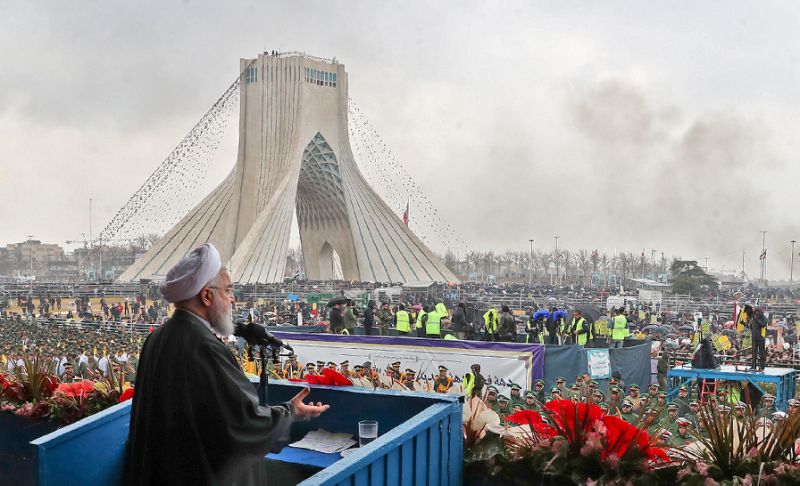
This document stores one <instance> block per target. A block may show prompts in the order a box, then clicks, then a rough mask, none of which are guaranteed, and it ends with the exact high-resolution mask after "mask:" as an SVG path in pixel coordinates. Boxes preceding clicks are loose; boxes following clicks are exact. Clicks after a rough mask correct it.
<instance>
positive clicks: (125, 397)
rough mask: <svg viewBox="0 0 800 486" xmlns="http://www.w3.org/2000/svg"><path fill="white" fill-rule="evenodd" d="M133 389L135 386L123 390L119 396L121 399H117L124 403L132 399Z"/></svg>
mask: <svg viewBox="0 0 800 486" xmlns="http://www.w3.org/2000/svg"><path fill="white" fill-rule="evenodd" d="M133 390H134V389H133V388H128V389H127V390H125V391H124V392H122V395H120V396H119V400H117V402H118V403H122V402H124V401H125V400H130V399H131V398H133Z"/></svg>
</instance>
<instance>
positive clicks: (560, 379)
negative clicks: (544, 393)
mask: <svg viewBox="0 0 800 486" xmlns="http://www.w3.org/2000/svg"><path fill="white" fill-rule="evenodd" d="M558 382H561V383H566V382H567V379H566V378H564V377H563V376H559V377H558V378H556V383H558Z"/></svg>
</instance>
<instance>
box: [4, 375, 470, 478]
mask: <svg viewBox="0 0 800 486" xmlns="http://www.w3.org/2000/svg"><path fill="white" fill-rule="evenodd" d="M254 385H255V383H254ZM303 385H304V384H297V383H291V382H286V381H275V382H271V383H270V385H269V402H270V403H281V402H285V401H288V400H289V399H290V398H291V397H293V396H294V395H295V394H296V393H297V392H298V391H299V390H300V388H301V387H302V386H303ZM311 389H312V390H311V394H310V395H309V397H308V400H312V401H315V402H316V401H321V402H324V403H328V404H330V405H331V408H330V410H328V411H327V412H326V413H325V414H323V415H322V416H321V417H320V418H319V419H316V420H313V421H310V422H295V423H293V424H292V428H291V431H290V437H289V441H290V442H294V441H296V440H299V439H301V438H302V437H303V436H305V434H306V433H307V432H308V431H310V430H316V429H319V428H322V429H325V430H327V431H329V432H347V433H350V434H353V436H354V438H356V439H357V437H358V422H359V421H360V420H377V421H378V422H379V424H380V425H379V432H378V433H379V436H378V438H377V439H376V440H374V441H373V442H371V443H370V444H368V445H366V446H364V447H361V448H357V449H356V450H355V451H354V452H352V453H350V454H349V455H347V456H346V457H341V455H339V454H321V453H316V452H311V451H306V450H302V449H294V448H290V447H287V448H284V449H282V450H281V451H280V452H278V453H274V454H267V455H266V457H265V459H264V463H263V465H261V466H263V469H264V471H265V473H264V474H265V477H269V478H270V481H269V484H298V483H299V484H302V485H304V486H309V485H339V484H349V485H376V486H377V485H387V486H388V485H395V484H403V485H432V484H435V485H445V486H447V485H454V486H459V485H460V484H461V482H462V473H461V470H462V459H463V435H462V429H461V408H462V400H463V398H462V396H460V395H440V394H432V393H423V392H402V391H394V390H379V389H378V390H372V389H367V388H357V387H327V386H313V385H312V386H311ZM129 425H130V402H125V403H122V404H119V405H116V406H114V407H112V408H109V409H107V410H104V411H103V412H100V413H98V414H95V415H93V416H91V417H87V418H86V419H84V420H81V421H80V422H76V423H75V424H72V425H70V426H67V427H64V428H62V429H59V430H56V431H54V432H52V433H50V434H47V435H45V436H42V437H39V438H38V439H35V440H33V441H32V442H31V446H32V448H33V450H34V453H33V456H34V460H35V470H36V474H35V475H36V484H39V485H42V486H45V485H48V486H49V485H58V486H68V485H76V486H77V485H82V486H91V485H98V486H100V485H102V486H113V485H122V484H123V474H124V457H125V442H126V441H127V437H128V428H129ZM2 433H3V431H2V430H0V434H2ZM87 458H91V459H90V460H89V459H87Z"/></svg>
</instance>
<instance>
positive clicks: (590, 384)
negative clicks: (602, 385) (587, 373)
mask: <svg viewBox="0 0 800 486" xmlns="http://www.w3.org/2000/svg"><path fill="white" fill-rule="evenodd" d="M589 386H597V382H596V381H594V380H590V381H589Z"/></svg>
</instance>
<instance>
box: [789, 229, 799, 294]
mask: <svg viewBox="0 0 800 486" xmlns="http://www.w3.org/2000/svg"><path fill="white" fill-rule="evenodd" d="M789 243H791V244H792V257H791V258H790V260H791V263H789V293H792V287H793V285H792V283H793V282H794V244H795V243H797V240H791V241H790V242H789Z"/></svg>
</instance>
